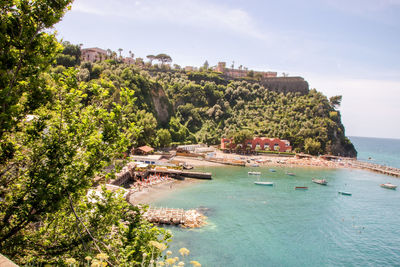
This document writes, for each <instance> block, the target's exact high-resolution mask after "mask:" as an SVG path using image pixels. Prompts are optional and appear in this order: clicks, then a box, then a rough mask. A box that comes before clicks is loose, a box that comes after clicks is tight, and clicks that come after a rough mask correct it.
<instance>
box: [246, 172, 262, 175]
mask: <svg viewBox="0 0 400 267" xmlns="http://www.w3.org/2000/svg"><path fill="white" fill-rule="evenodd" d="M248 174H250V175H261V172H248Z"/></svg>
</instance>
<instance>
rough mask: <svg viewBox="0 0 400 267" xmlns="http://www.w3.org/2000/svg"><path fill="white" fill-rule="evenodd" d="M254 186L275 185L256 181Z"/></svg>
mask: <svg viewBox="0 0 400 267" xmlns="http://www.w3.org/2000/svg"><path fill="white" fill-rule="evenodd" d="M254 184H258V185H269V186H273V185H274V183H273V182H259V181H255V182H254Z"/></svg>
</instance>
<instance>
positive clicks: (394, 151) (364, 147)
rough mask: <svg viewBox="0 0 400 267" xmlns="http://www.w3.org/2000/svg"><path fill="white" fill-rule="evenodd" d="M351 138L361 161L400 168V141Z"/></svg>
mask: <svg viewBox="0 0 400 267" xmlns="http://www.w3.org/2000/svg"><path fill="white" fill-rule="evenodd" d="M349 138H350V140H351V142H352V143H353V144H354V146H355V147H356V149H357V151H358V156H357V158H358V159H359V160H363V161H367V162H372V163H378V164H382V165H388V166H392V167H396V168H400V139H389V138H387V139H385V138H371V137H357V136H352V137H349ZM369 158H371V159H369Z"/></svg>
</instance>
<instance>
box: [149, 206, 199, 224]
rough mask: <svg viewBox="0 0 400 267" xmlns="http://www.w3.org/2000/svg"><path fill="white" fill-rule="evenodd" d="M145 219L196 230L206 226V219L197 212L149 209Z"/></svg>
mask: <svg viewBox="0 0 400 267" xmlns="http://www.w3.org/2000/svg"><path fill="white" fill-rule="evenodd" d="M143 217H144V218H145V219H146V220H148V221H149V222H151V223H157V224H172V225H181V226H182V227H188V228H196V227H201V226H202V225H204V224H205V219H206V217H205V216H204V215H202V214H201V213H200V212H198V211H197V210H187V211H185V210H184V209H171V208H149V209H148V210H147V211H146V212H145V213H144V214H143Z"/></svg>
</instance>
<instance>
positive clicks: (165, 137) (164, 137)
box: [157, 129, 172, 147]
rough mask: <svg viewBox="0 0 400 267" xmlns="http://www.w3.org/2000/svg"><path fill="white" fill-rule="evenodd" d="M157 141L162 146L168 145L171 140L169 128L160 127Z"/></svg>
mask: <svg viewBox="0 0 400 267" xmlns="http://www.w3.org/2000/svg"><path fill="white" fill-rule="evenodd" d="M157 141H158V145H159V146H160V147H168V146H169V145H170V144H171V142H172V138H171V134H170V132H169V131H168V130H167V129H159V130H158V131H157Z"/></svg>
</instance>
